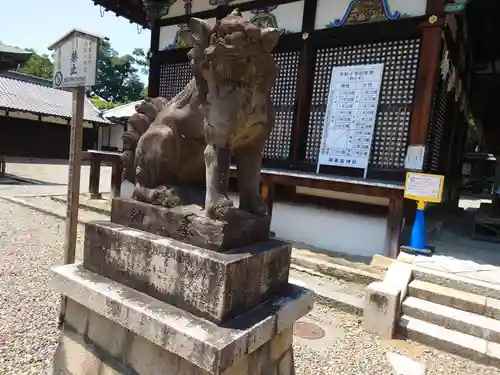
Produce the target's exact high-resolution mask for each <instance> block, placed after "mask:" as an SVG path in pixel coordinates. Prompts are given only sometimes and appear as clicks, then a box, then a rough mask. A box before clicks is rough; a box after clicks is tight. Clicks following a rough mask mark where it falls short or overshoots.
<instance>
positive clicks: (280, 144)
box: [159, 51, 300, 161]
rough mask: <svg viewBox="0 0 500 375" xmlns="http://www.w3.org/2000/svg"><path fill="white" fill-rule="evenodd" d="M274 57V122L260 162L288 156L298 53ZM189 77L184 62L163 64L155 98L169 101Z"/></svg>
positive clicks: (186, 65)
mask: <svg viewBox="0 0 500 375" xmlns="http://www.w3.org/2000/svg"><path fill="white" fill-rule="evenodd" d="M274 58H275V59H276V61H277V63H278V66H279V75H278V78H277V81H276V85H275V86H274V88H273V91H272V92H271V99H272V101H273V104H274V107H275V111H276V120H275V124H274V128H273V131H272V133H271V136H270V137H269V139H268V141H267V144H266V147H265V149H264V159H268V160H273V161H283V160H287V159H288V157H289V155H290V145H291V135H292V127H293V115H294V110H295V98H296V91H297V76H298V68H299V60H300V52H299V51H292V52H279V53H275V54H274ZM191 78H192V70H191V67H190V65H189V62H188V61H183V62H176V63H167V62H165V63H163V64H162V65H161V68H160V86H159V95H160V96H163V97H165V98H167V99H171V98H173V97H174V96H175V95H177V93H179V92H180V91H181V90H182V89H183V88H184V87H185V86H186V84H187V83H188V82H189V80H190V79H191Z"/></svg>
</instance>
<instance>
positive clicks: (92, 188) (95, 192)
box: [89, 153, 101, 199]
mask: <svg viewBox="0 0 500 375" xmlns="http://www.w3.org/2000/svg"><path fill="white" fill-rule="evenodd" d="M100 178H101V157H100V156H99V155H96V154H94V153H93V154H91V156H90V178H89V193H90V199H101V193H100V192H99V180H100Z"/></svg>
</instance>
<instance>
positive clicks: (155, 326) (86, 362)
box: [53, 265, 313, 375]
mask: <svg viewBox="0 0 500 375" xmlns="http://www.w3.org/2000/svg"><path fill="white" fill-rule="evenodd" d="M54 273H55V276H54V278H53V284H54V286H55V287H56V289H57V290H58V291H59V292H60V293H62V294H63V295H65V296H67V298H68V306H67V310H66V315H65V319H64V325H63V330H62V332H61V338H60V342H59V346H58V349H57V351H56V355H55V357H54V372H53V374H58V375H59V374H65V375H66V374H71V375H84V374H92V375H125V374H139V375H153V374H154V375H160V374H161V375H167V374H168V375H209V374H212V375H221V374H222V375H293V374H294V366H293V351H292V334H293V333H292V332H293V331H292V327H293V324H294V323H295V321H297V320H298V319H299V318H301V317H302V316H304V315H305V314H307V313H308V312H309V311H310V310H311V309H312V305H313V295H312V293H311V292H310V291H308V290H306V289H302V288H300V287H296V286H291V285H288V286H287V287H285V288H283V291H282V294H281V295H280V296H279V297H277V298H275V299H273V300H270V301H268V302H266V303H264V304H261V305H259V306H258V307H257V308H255V309H253V310H252V311H250V312H248V313H246V314H244V315H242V316H240V317H238V318H236V319H234V320H231V321H229V322H227V323H226V324H224V325H223V326H217V325H215V324H213V323H210V322H208V321H206V320H204V319H201V318H198V317H196V316H194V315H192V314H190V313H187V312H185V311H183V310H180V309H178V308H176V307H173V306H171V305H168V304H166V303H164V302H160V301H158V300H157V299H154V298H152V297H150V296H147V295H145V294H143V293H140V292H138V291H136V290H134V289H131V288H129V287H126V286H124V285H122V284H119V283H116V282H114V281H112V280H109V279H107V278H105V277H102V276H100V275H97V274H95V273H93V272H90V271H88V270H86V269H84V268H83V267H82V266H80V265H67V266H58V267H55V268H54Z"/></svg>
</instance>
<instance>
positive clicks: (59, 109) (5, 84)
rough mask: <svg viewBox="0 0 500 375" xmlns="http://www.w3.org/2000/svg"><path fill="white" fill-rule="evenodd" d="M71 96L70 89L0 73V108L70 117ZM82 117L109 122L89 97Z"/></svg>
mask: <svg viewBox="0 0 500 375" xmlns="http://www.w3.org/2000/svg"><path fill="white" fill-rule="evenodd" d="M47 82H48V83H49V84H50V81H47ZM72 96H73V95H72V93H71V92H70V91H66V90H59V89H54V88H52V87H50V86H48V85H45V84H40V82H37V83H32V82H27V81H26V80H21V79H15V78H12V77H6V76H2V75H0V108H3V109H11V110H18V111H24V112H30V113H35V114H41V115H49V116H57V117H65V118H70V117H71V114H72ZM83 117H84V119H85V120H86V121H93V122H100V123H109V121H108V120H106V119H104V118H102V117H101V112H100V111H99V110H98V109H97V108H96V107H94V105H93V104H92V102H91V101H90V100H89V99H86V100H85V105H84V116H83Z"/></svg>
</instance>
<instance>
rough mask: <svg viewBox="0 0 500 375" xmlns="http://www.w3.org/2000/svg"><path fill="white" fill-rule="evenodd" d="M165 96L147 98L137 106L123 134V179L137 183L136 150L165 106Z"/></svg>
mask: <svg viewBox="0 0 500 375" xmlns="http://www.w3.org/2000/svg"><path fill="white" fill-rule="evenodd" d="M165 104H166V99H165V98H161V97H158V98H147V99H145V100H144V101H142V102H141V103H140V104H137V105H136V106H135V110H136V113H134V114H133V115H132V117H131V118H130V120H129V122H128V124H129V126H128V129H127V131H126V132H125V133H124V134H123V136H122V139H123V154H122V161H123V179H124V180H128V181H130V182H131V183H133V184H135V179H136V173H135V172H136V171H135V167H134V160H135V150H136V147H137V143H138V142H139V138H140V137H141V135H143V134H144V133H145V132H146V130H148V129H149V127H150V125H151V124H152V123H153V121H154V120H155V118H156V116H157V115H158V113H160V111H161V110H162V109H163V107H165Z"/></svg>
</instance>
